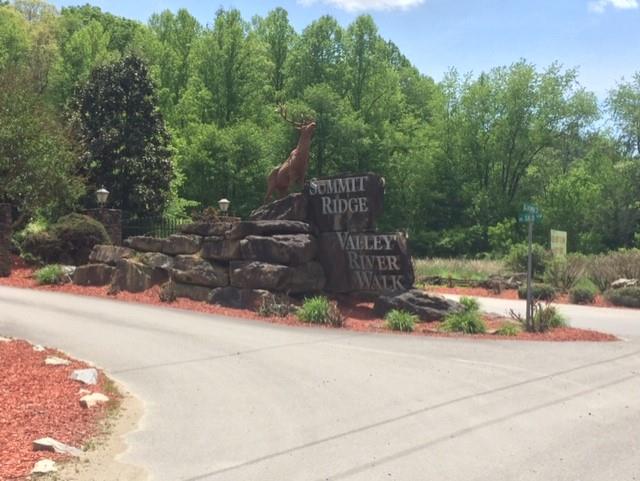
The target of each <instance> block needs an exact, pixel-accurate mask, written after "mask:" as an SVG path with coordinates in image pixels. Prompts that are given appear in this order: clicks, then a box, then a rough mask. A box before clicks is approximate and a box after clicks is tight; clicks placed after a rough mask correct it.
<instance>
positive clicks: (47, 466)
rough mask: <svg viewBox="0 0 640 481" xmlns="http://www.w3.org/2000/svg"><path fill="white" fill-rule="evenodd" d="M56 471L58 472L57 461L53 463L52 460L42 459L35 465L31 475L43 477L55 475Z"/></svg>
mask: <svg viewBox="0 0 640 481" xmlns="http://www.w3.org/2000/svg"><path fill="white" fill-rule="evenodd" d="M56 471H58V467H57V466H56V462H55V461H53V460H52V459H41V460H40V461H37V462H36V464H34V465H33V469H32V470H31V474H36V475H42V474H49V473H55V472H56Z"/></svg>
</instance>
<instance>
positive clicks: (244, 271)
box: [229, 261, 289, 291]
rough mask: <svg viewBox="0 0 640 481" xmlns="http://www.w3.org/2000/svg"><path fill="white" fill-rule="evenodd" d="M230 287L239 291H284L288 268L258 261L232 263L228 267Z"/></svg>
mask: <svg viewBox="0 0 640 481" xmlns="http://www.w3.org/2000/svg"><path fill="white" fill-rule="evenodd" d="M229 271H230V274H231V285H232V286H233V287H238V288H241V289H266V290H269V291H281V290H284V287H285V285H286V281H287V275H288V274H289V267H287V266H283V265H279V264H270V263H268V262H258V261H234V262H231V265H230V267H229Z"/></svg>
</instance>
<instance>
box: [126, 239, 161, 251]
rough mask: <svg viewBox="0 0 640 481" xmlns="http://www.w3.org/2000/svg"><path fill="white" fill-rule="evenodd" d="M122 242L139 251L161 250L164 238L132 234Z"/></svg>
mask: <svg viewBox="0 0 640 481" xmlns="http://www.w3.org/2000/svg"><path fill="white" fill-rule="evenodd" d="M123 244H124V245H125V246H127V247H130V248H131V249H133V250H136V251H141V252H162V245H163V244H164V239H158V238H157V237H149V236H134V237H129V238H128V239H125V240H124V242H123Z"/></svg>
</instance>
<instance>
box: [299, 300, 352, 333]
mask: <svg viewBox="0 0 640 481" xmlns="http://www.w3.org/2000/svg"><path fill="white" fill-rule="evenodd" d="M296 314H297V316H298V318H299V319H300V320H301V321H302V322H309V323H311V324H324V325H328V326H333V327H342V325H343V324H344V317H343V316H342V313H341V312H340V310H339V309H338V305H337V304H336V303H335V302H331V301H329V299H327V298H326V297H323V296H316V297H311V298H309V299H306V300H305V301H304V303H303V304H302V307H300V308H299V309H298V310H297V311H296Z"/></svg>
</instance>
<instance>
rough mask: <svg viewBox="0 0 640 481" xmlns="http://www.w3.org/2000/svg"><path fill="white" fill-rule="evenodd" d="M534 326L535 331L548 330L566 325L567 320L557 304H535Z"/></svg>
mask: <svg viewBox="0 0 640 481" xmlns="http://www.w3.org/2000/svg"><path fill="white" fill-rule="evenodd" d="M532 321H533V327H534V330H535V332H546V331H548V330H549V329H555V328H556V327H565V326H566V325H567V321H566V320H565V319H564V317H562V315H561V314H560V313H559V312H558V310H557V309H556V308H555V306H550V305H548V304H547V305H542V304H535V305H534V306H533V319H532Z"/></svg>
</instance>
